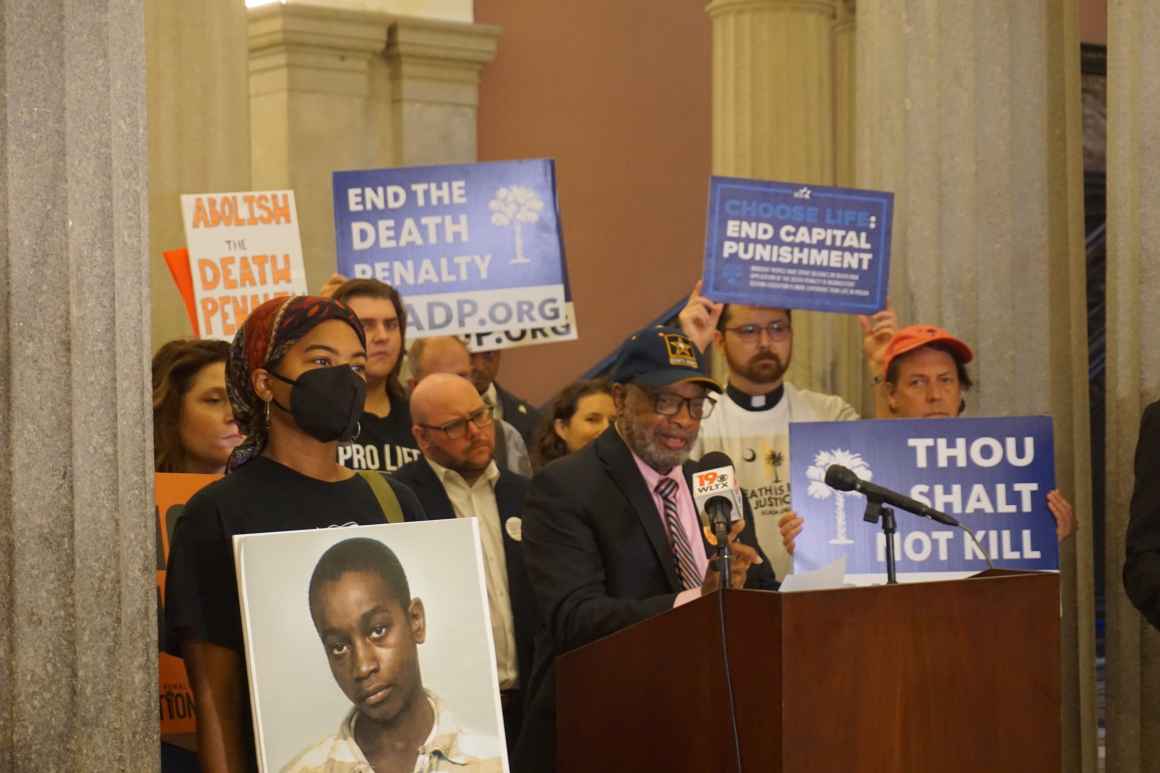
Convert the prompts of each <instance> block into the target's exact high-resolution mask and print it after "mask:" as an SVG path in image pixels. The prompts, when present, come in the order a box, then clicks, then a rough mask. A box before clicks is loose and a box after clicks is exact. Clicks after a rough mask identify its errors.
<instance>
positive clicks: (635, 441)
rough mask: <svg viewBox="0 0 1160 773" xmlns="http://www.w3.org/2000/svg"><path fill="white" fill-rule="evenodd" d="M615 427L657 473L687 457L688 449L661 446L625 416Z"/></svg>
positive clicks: (678, 464)
mask: <svg viewBox="0 0 1160 773" xmlns="http://www.w3.org/2000/svg"><path fill="white" fill-rule="evenodd" d="M616 427H617V429H619V430H620V436H621V437H622V438H624V442H625V444H626V445H627V446H628V447H629V448H630V449H631V450H632V452H633V453H634V454H636V455H637V456H639V457H640V458H641V459H643V460H644V463H645V464H647V465H648V466H649V467H652V468H653V469H654V470H656V471H657V472H659V473H667V472H668V471H669V470H671V469H673V468H674V467H679V466H680V465H682V464H684V463H685V462H686V461H687V460H688V458H689V450H684V451H670V450H669V449H667V448H663V447H661V446H660V445H658V444H657V442H656V441H655V440H654V439H653V438H652V437H650V436H649V435H648V433H647V432H645V431H644V430H642V429H641V428H640V427H639V426H638V425H637V424H635V423H633V421H632V420H631V419H629V418H627V417H625V416H622V417H620V418H619V419H618V420H617V422H616ZM694 439H695V438H694ZM691 444H692V441H690V445H691Z"/></svg>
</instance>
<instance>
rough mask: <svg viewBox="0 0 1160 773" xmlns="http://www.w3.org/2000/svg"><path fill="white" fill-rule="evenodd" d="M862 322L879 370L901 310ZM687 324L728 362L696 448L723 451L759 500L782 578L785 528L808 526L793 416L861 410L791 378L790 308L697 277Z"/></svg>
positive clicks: (761, 528) (758, 521) (788, 561)
mask: <svg viewBox="0 0 1160 773" xmlns="http://www.w3.org/2000/svg"><path fill="white" fill-rule="evenodd" d="M859 322H860V324H861V326H862V332H863V334H864V336H865V338H864V342H863V345H864V348H865V351H866V357H867V364H868V366H869V368H870V370H871V374H872V375H873V376H878V375H880V374H881V367H882V366H881V363H882V358H883V354H884V352H885V348H886V345H887V344H888V343H889V342H890V339H891V337H892V336H893V335H894V332H895V329H896V328H897V320H896V318H895V315H894V311H893V310H892V309H890V308H889V307H888V308H887V309H886V310H885V311H880V312H878V313H877V314H875V315H874V316H872V317H859ZM680 324H681V328H682V329H683V330H684V331H685V333H686V334H687V335H688V336H689V337H690V338H691V339H692V340H693V341H694V342H695V343H696V344H697V345H698V346H699V347H700V348H701V350H702V351H704V350H705V349H706V348H707V347H708V345H709V344H710V343H714V344H716V345H717V346H719V347H721V352H722V353H723V354H724V355H725V362H726V363H727V365H728V367H729V380H728V383H727V384H726V386H725V394H724V395H723V396H722V397H721V398H720V399H719V400H718V405H717V408H716V410H714V411H713V413H712V414H711V415H710V416H709V417H707V418H706V420H705V423H704V425H703V426H702V427H701V433H700V437H699V439H698V441H697V443H696V445H695V446H694V448H693V452H692V455H693V457H694V458H700V457H701V456H703V455H704V454H706V453H708V452H710V451H723V452H724V453H726V454H728V455H729V458H730V459H732V460H733V464H734V467H735V469H736V470H737V479H738V481H739V482H740V483H741V487H742V489H743V490H744V491H745V493H746V495H747V496H748V497H749V504H750V505H751V506H752V507H753V512H754V518H755V524H754V526H755V527H756V529H757V537H758V539H759V540H760V541H761V544H762V545H764V546H765V548H766V550H768V551H769V556H770V558H771V559H772V561H773V569H774V572H775V573H776V574H777V576H778V578H779V579H780V578H782V577H784V576H785V575H786V574H788V573H789V572H790V571H791V570H792V567H793V563H792V558H791V556H790V554H789V552H788V551H787V550H786V548H785V546H784V545H783V544H782V540H783V536H784V537H785V538H786V539H787V540H788V541H790V542H792V540H793V538H794V537H795V536H796V535H797V533H798V532H799V531H800V530H801V519H800V518H798V517H797V516H796V515H795V514H794V513H793V511H792V510H791V509H790V483H789V469H790V467H789V423H790V422H791V421H851V420H855V419H858V418H859V416H858V412H857V411H855V410H854V408H853V407H851V406H850V404H849V403H847V402H846V401H845V400H843V399H842V398H841V397H838V396H837V395H826V394H822V393H820V392H812V391H810V390H807V389H800V388H798V387H795V386H794V385H793V384H790V383H788V382H787V381H786V380H785V372H786V369H788V368H789V364H790V360H791V359H792V357H793V315H792V311H791V310H790V309H774V308H762V307H758V306H741V305H737V304H728V305H726V304H721V303H713V302H712V301H710V300H709V299H708V298H706V297H705V296H703V295H701V283H700V282H698V283H697V286H696V287H695V288H694V289H693V293H692V295H690V296H689V302H688V304H687V305H686V306H685V308H684V309H683V310H682V311H681V313H680ZM879 391H881V389H879ZM879 399H880V400H881V396H879Z"/></svg>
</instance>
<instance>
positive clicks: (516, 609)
mask: <svg viewBox="0 0 1160 773" xmlns="http://www.w3.org/2000/svg"><path fill="white" fill-rule="evenodd" d="M391 477H393V478H395V479H396V480H398V481H401V482H402V483H404V484H406V486H407V487H408V488H409V489H411V491H413V492H414V493H415V496H416V497H418V499H419V502H420V504H422V505H423V510H424V511H425V512H426V513H427V519H428V520H431V521H434V520H438V519H441V518H454V517H455V508H454V507H452V506H451V500H450V499H449V498H448V497H447V491H446V490H445V489H444V488H443V484H442V483H441V482H440V480H439V478H437V477H436V476H435V471H434V470H432V469H431V465H430V464H428V463H427V460H426V459H424V458H422V457H420V458H419V459H416V460H415V461H413V462H410V463H409V464H405V465H403V466H402V467H400V468H399V469H398V470H397V471H396V472H394V473H392V475H391ZM528 483H529V481H528V479H527V478H525V477H524V476H522V475H517V474H516V473H514V472H510V471H508V470H505V469H503V468H502V467H501V468H500V471H499V479H498V480H497V481H496V482H495V499H496V509H497V510H498V511H499V515H500V533H502V534H503V549H504V560H505V562H506V563H507V577H508V595H509V596H510V598H511V602H512V621H513V623H514V624H515V635H516V660H517V664H518V666H519V670H520V684H521V686H526V685H527V683H528V675H529V674H531V670H532V664H533V651H532V647H533V642H534V641H535V637H536V631H537V629H538V628H539V627H540V618H539V613H538V611H537V607H536V599H535V596H534V595H533V593H532V587H531V584H530V583H529V582H528V573H527V570H526V569H525V568H524V553H523V546H522V544H521V543H520V542H519V541H517V540H515V539H513V538H512V532H511V531H509V529H508V520H509V519H511V518H516V519H520V520H521V521H522V516H523V512H524V498H525V497H526V496H527V492H528ZM515 533H516V534H517V535H518V534H520V531H518V530H516V531H515Z"/></svg>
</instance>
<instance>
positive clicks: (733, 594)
mask: <svg viewBox="0 0 1160 773" xmlns="http://www.w3.org/2000/svg"><path fill="white" fill-rule="evenodd" d="M723 630H724V635H722V631H723ZM1059 668H1060V664H1059V578H1058V575H1055V574H1015V575H1000V576H993V577H987V578H974V579H969V580H959V581H950V582H935V583H914V584H902V585H895V586H875V587H868V588H849V589H840V590H831V591H819V592H813V593H786V594H778V593H763V592H760V591H727V592H724V593H718V594H714V595H712V596H708V597H705V598H702V599H699V600H697V601H695V602H693V603H691V604H688V605H686V606H684V607H682V608H680V609H676V610H673V611H671V612H667V613H665V614H663V615H660V616H658V617H655V618H653V619H651V620H647V621H645V622H643V623H641V624H639V625H636V626H633V627H631V628H628V629H626V630H624V631H620V632H618V633H617V634H614V635H613V636H609V637H607V638H605V639H602V640H600V641H598V642H594V643H593V644H590V645H588V646H587V647H582V648H580V649H577V650H575V651H573V652H570V653H567V654H566V655H564V656H562V657H561V658H560V659H559V660H558V661H557V704H558V708H557V734H558V739H559V740H558V751H559V760H560V765H559V771H560V773H572V772H575V773H580V771H584V772H585V773H588V772H590V771H594V770H595V771H600V770H607V771H620V770H632V771H636V770H641V771H646V770H647V771H654V770H656V771H660V770H664V771H690V773H715V772H716V771H721V773H748V772H749V771H754V772H756V771H762V772H763V773H764V772H766V771H768V772H771V773H772V772H774V771H779V772H780V771H784V772H785V773H807V772H808V773H816V772H817V771H839V770H840V771H867V772H868V773H872V772H874V771H882V772H883V773H897V772H898V771H914V772H915V773H927V772H928V771H938V773H978V772H979V771H987V773H1006V772H1007V771H1010V773H1037V772H1038V771H1043V772H1044V773H1046V772H1047V771H1051V773H1055V772H1056V771H1058V770H1059V766H1060V756H1059V755H1060V752H1059V748H1060V722H1059V701H1060V687H1059V679H1060V677H1059V673H1060V671H1059ZM730 709H732V711H731V710H730Z"/></svg>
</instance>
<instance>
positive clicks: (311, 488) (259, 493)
mask: <svg viewBox="0 0 1160 773" xmlns="http://www.w3.org/2000/svg"><path fill="white" fill-rule="evenodd" d="M365 366H366V343H365V339H364V336H363V329H362V326H361V325H360V324H359V321H358V319H357V318H356V317H355V316H354V314H353V313H351V311H350V310H349V309H347V308H346V307H345V306H343V305H341V304H339V303H336V302H334V301H331V300H328V299H325V298H315V297H309V296H297V297H291V298H275V299H273V300H271V301H267V302H266V303H264V304H262V305H261V306H259V307H258V308H256V309H254V311H253V313H252V314H251V315H250V317H249V319H247V320H246V323H245V325H243V327H242V329H241V330H240V331H239V332H238V334H237V336H236V337H235V338H234V341H233V344H232V346H231V348H230V356H229V361H228V363H227V366H226V382H227V391H228V393H229V398H230V403H231V406H232V407H233V415H234V418H235V420H236V421H237V423H238V427H239V429H240V430H241V431H242V433H243V434H244V435H245V436H246V439H245V441H244V442H243V443H242V444H241V445H239V446H238V447H237V448H235V449H234V452H233V454H232V455H231V457H230V461H229V464H228V466H227V472H226V477H225V478H223V479H222V480H220V481H217V482H215V483H213V484H211V485H209V486H207V487H206V488H204V489H202V490H201V491H200V492H198V493H197V494H196V495H195V496H194V497H193V498H192V499H190V501H189V503H188V504H187V505H186V507H185V511H184V513H183V515H182V516H181V518H180V520H179V521H178V522H177V527H176V531H175V533H174V537H173V547H172V550H171V552H170V558H169V567H168V577H167V581H166V593H165V599H166V631H165V646H166V650H167V651H169V652H171V653H172V654H174V655H177V656H179V657H183V658H184V659H185V664H186V669H187V670H188V672H189V680H190V685H191V686H192V687H193V691H194V697H195V700H196V702H197V707H198V757H199V759H200V761H201V766H202V769H203V770H205V771H239V770H252V769H254V768H255V754H254V745H253V735H252V724H251V721H250V710H249V694H248V691H247V689H246V678H245V655H244V650H243V640H242V630H241V618H240V615H239V612H238V588H237V581H236V577H235V574H234V560H233V549H232V541H233V537H234V536H235V535H239V534H252V533H260V532H272V531H296V530H301V529H318V528H326V527H330V526H342V525H349V524H360V525H369V524H377V523H383V522H384V520H392V521H396V520H402V519H404V518H405V519H406V520H423V519H425V517H426V516H425V515H424V514H423V510H422V507H421V506H420V505H419V502H418V500H416V499H415V495H414V494H413V493H411V492H410V490H408V489H407V488H406V487H404V486H402V485H401V484H398V483H394V482H391V481H388V480H387V479H386V478H384V477H383V476H381V475H380V474H379V473H374V472H371V473H361V474H359V473H355V472H353V471H351V470H348V469H347V468H345V467H343V466H341V465H339V464H338V462H337V461H336V459H337V456H336V449H337V447H338V444H339V443H340V442H345V441H349V440H350V439H351V438H352V437H354V436H355V435H356V434H357V431H358V417H359V414H360V413H361V412H362V408H363V400H364V397H365V390H366V385H365V382H364V381H363V376H362V371H363V369H364V368H365Z"/></svg>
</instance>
